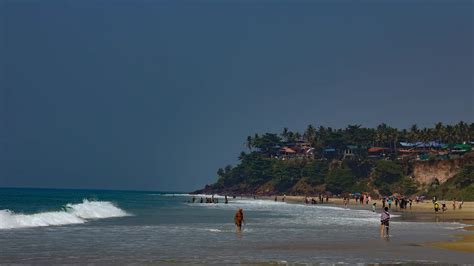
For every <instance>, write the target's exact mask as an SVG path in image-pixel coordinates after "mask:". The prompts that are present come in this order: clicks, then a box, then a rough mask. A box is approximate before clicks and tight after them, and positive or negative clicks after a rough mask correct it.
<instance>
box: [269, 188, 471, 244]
mask: <svg viewBox="0 0 474 266" xmlns="http://www.w3.org/2000/svg"><path fill="white" fill-rule="evenodd" d="M269 199H274V198H269ZM281 199H282V197H281V196H279V197H278V200H281ZM304 199H305V197H304V196H286V198H285V200H286V201H287V202H293V203H301V204H304ZM315 200H317V198H316V197H315ZM324 201H326V199H324ZM374 202H375V203H376V211H378V212H380V210H381V207H382V201H381V200H372V201H371V203H369V204H359V203H356V201H355V199H351V200H350V201H349V204H348V206H347V207H348V208H351V209H367V210H368V211H371V210H372V204H373V203H374ZM442 202H443V201H442V200H440V201H439V203H440V204H441V203H442ZM324 204H335V205H344V203H343V200H342V199H341V198H329V201H328V202H327V203H326V202H324ZM446 206H447V210H446V211H445V212H442V211H439V212H438V213H435V212H434V208H433V203H432V202H431V201H430V200H425V201H424V202H419V203H416V202H413V204H412V207H411V208H410V207H407V209H404V210H401V209H400V208H397V207H395V205H394V204H392V208H391V209H390V213H393V214H398V215H400V217H397V218H395V219H400V220H404V221H415V222H416V221H418V222H459V223H462V224H466V225H467V226H466V227H465V228H464V229H465V230H466V232H464V233H463V234H457V235H454V236H455V237H456V238H457V239H455V240H453V241H448V242H434V243H426V245H428V246H432V247H436V248H443V249H449V250H456V251H463V252H472V253H474V202H464V203H463V205H462V209H459V202H456V209H453V202H452V201H446Z"/></svg>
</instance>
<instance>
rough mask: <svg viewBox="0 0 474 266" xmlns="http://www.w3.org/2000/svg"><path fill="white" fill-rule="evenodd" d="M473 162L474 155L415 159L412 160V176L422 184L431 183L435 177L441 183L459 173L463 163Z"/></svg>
mask: <svg viewBox="0 0 474 266" xmlns="http://www.w3.org/2000/svg"><path fill="white" fill-rule="evenodd" d="M473 162H474V156H465V157H463V158H458V159H450V160H435V161H416V162H413V177H414V178H415V180H417V181H418V182H420V183H422V184H431V183H432V182H433V181H434V180H435V179H438V181H439V183H440V184H442V183H444V182H446V181H447V180H448V179H450V178H452V177H453V176H455V175H456V174H457V173H459V171H460V170H461V168H462V166H463V165H465V164H467V163H473Z"/></svg>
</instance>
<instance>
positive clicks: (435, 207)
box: [434, 201, 439, 213]
mask: <svg viewBox="0 0 474 266" xmlns="http://www.w3.org/2000/svg"><path fill="white" fill-rule="evenodd" d="M434 211H435V213H438V211H439V203H438V202H437V201H435V203H434Z"/></svg>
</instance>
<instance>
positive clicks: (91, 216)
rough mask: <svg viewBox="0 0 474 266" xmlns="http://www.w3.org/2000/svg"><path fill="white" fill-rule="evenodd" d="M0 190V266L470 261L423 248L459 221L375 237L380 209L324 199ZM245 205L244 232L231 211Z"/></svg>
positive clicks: (403, 226)
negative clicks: (18, 265) (299, 200)
mask: <svg viewBox="0 0 474 266" xmlns="http://www.w3.org/2000/svg"><path fill="white" fill-rule="evenodd" d="M195 197H196V202H195V203H192V196H190V195H187V194H176V193H160V192H131V191H98V190H47V189H0V263H13V262H19V263H163V264H167V263H172V264H174V263H178V264H180V263H185V264H188V263H196V264H233V263H241V264H246V263H249V264H253V263H282V264H286V263H399V262H411V263H412V262H415V263H425V262H429V263H433V262H441V263H445V262H452V263H472V255H471V254H469V253H462V252H453V251H446V250H441V249H435V248H431V247H429V246H427V245H425V243H429V242H432V241H440V240H449V239H452V235H453V234H456V233H459V232H461V231H462V230H463V229H462V225H461V224H457V223H422V222H405V221H401V220H398V221H397V218H396V217H395V218H394V219H393V221H392V222H391V224H390V229H391V232H390V234H391V237H390V238H384V239H381V238H380V235H379V233H380V231H379V228H380V227H379V226H380V222H379V216H380V214H379V213H373V212H372V211H371V210H370V208H371V207H370V206H368V207H367V209H357V210H354V209H348V208H344V207H341V206H335V205H330V204H317V205H303V204H292V203H286V202H281V201H278V202H274V201H271V200H259V199H251V198H240V197H237V198H235V199H234V198H231V197H229V203H228V204H224V199H223V198H222V197H219V203H218V204H213V203H199V201H200V198H201V197H205V195H197V196H195ZM238 208H242V209H243V210H244V215H245V224H244V226H243V231H242V232H241V233H237V232H236V229H235V226H234V224H233V217H234V214H235V211H236V210H237V209H238Z"/></svg>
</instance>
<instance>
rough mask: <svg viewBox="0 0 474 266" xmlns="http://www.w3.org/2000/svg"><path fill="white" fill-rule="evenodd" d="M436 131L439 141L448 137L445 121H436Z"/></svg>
mask: <svg viewBox="0 0 474 266" xmlns="http://www.w3.org/2000/svg"><path fill="white" fill-rule="evenodd" d="M434 131H435V136H436V138H437V139H438V141H444V139H445V138H446V128H445V127H444V125H443V123H441V122H438V123H436V125H435V129H434Z"/></svg>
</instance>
